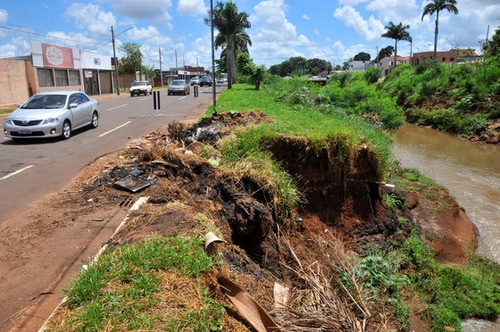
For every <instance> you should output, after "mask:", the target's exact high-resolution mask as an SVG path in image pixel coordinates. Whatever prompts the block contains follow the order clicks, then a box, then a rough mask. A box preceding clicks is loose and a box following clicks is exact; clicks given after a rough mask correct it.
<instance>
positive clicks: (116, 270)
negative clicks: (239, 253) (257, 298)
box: [49, 236, 225, 331]
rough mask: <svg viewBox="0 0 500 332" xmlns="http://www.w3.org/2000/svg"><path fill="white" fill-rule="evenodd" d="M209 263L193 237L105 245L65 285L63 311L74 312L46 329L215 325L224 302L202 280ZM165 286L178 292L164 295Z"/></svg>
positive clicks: (206, 327)
mask: <svg viewBox="0 0 500 332" xmlns="http://www.w3.org/2000/svg"><path fill="white" fill-rule="evenodd" d="M213 267H214V262H213V261H212V259H211V258H210V257H208V256H207V255H206V253H205V252H204V250H203V242H202V241H201V240H200V239H198V238H197V237H181V236H178V237H171V238H163V237H151V238H147V239H146V240H144V241H143V242H142V243H139V244H125V245H122V246H120V247H118V248H116V249H115V250H113V251H106V252H105V253H104V254H103V255H102V256H101V257H100V259H99V260H98V261H97V262H96V263H95V264H92V265H90V267H89V268H88V269H87V270H83V271H82V272H81V273H80V276H79V277H78V278H77V279H76V280H75V281H74V282H73V284H72V287H71V289H70V290H68V291H66V294H67V296H68V301H67V302H66V304H65V306H66V309H67V310H71V311H66V313H69V312H73V313H74V314H72V315H69V316H68V317H62V318H61V317H60V319H56V320H54V321H55V322H57V323H58V324H57V325H58V326H57V327H50V328H49V330H53V331H58V330H64V331H89V330H93V331H103V330H114V331H131V330H164V331H184V330H194V331H214V330H217V329H218V328H219V327H220V326H221V317H222V315H223V314H224V313H225V311H224V308H223V306H222V305H219V304H217V303H215V301H214V300H213V299H212V298H211V297H210V296H209V295H208V291H207V290H206V286H204V283H203V282H202V281H200V277H202V276H203V275H206V274H208V273H210V271H212V268H213ZM172 288H175V289H172ZM165 289H169V290H171V291H172V292H168V294H169V295H170V296H172V295H171V294H176V293H178V298H177V297H176V296H172V297H170V298H164V297H163V296H162V290H165ZM64 312H65V311H64V310H63V313H64ZM63 316H64V315H63Z"/></svg>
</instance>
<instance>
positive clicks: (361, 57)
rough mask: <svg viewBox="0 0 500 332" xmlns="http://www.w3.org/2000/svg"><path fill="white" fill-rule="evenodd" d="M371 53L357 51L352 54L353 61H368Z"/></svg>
mask: <svg viewBox="0 0 500 332" xmlns="http://www.w3.org/2000/svg"><path fill="white" fill-rule="evenodd" d="M370 59H371V55H370V54H369V53H366V52H359V53H358V54H356V55H355V56H354V61H370Z"/></svg>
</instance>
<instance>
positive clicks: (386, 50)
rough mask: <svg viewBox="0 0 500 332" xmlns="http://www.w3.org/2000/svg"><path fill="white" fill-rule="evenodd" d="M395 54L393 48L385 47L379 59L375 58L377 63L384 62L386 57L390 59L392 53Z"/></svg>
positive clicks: (378, 56)
mask: <svg viewBox="0 0 500 332" xmlns="http://www.w3.org/2000/svg"><path fill="white" fill-rule="evenodd" d="M393 52H394V47H393V46H390V45H389V46H387V47H384V48H382V49H381V50H380V52H378V55H377V57H376V58H375V60H374V61H375V62H379V61H380V60H382V59H383V58H385V57H388V56H391V55H392V53H393Z"/></svg>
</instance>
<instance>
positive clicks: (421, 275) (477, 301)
mask: <svg viewBox="0 0 500 332" xmlns="http://www.w3.org/2000/svg"><path fill="white" fill-rule="evenodd" d="M396 253H397V254H398V255H399V256H396V257H397V259H399V260H400V261H401V262H404V263H405V264H409V267H408V270H411V271H413V272H412V273H409V274H408V276H409V278H410V279H411V281H412V282H411V288H412V289H413V290H414V291H415V292H417V293H418V294H419V296H420V299H421V300H422V302H423V303H426V305H427V310H426V311H425V315H427V316H428V317H429V318H430V321H431V327H432V330H433V331H442V330H443V327H444V326H452V327H453V328H455V329H456V330H457V331H460V329H461V320H462V319H466V318H469V317H483V318H486V319H494V318H495V317H496V316H497V315H498V314H499V313H500V286H499V281H500V279H499V276H500V274H499V272H500V268H499V266H498V264H495V263H493V262H490V261H488V260H486V259H483V258H480V257H478V256H475V255H474V256H473V257H471V258H470V259H469V263H468V264H467V265H466V266H464V267H461V268H460V269H459V268H454V267H451V266H446V265H440V264H438V263H437V262H436V261H435V260H434V256H433V254H432V251H431V250H430V248H429V247H428V246H427V245H426V244H424V243H423V242H422V241H421V240H420V239H419V238H418V237H411V238H408V240H407V241H406V243H405V245H404V246H403V247H402V248H399V249H397V250H396Z"/></svg>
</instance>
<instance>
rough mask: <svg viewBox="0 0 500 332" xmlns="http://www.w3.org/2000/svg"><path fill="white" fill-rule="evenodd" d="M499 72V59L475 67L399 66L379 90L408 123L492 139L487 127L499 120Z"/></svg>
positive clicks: (498, 57) (431, 64) (461, 65)
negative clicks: (394, 103) (393, 102)
mask: <svg viewBox="0 0 500 332" xmlns="http://www.w3.org/2000/svg"><path fill="white" fill-rule="evenodd" d="M499 68H500V56H495V57H491V58H488V59H487V60H486V62H485V63H484V64H482V63H478V64H476V65H466V64H460V65H458V64H457V65H453V66H450V65H445V64H436V63H435V62H433V61H428V62H424V63H423V64H421V65H419V66H417V67H412V66H410V65H398V66H397V67H396V68H395V69H394V70H393V71H392V73H391V75H389V76H388V77H387V78H386V80H385V82H384V83H383V84H382V86H381V89H382V90H383V91H385V92H387V93H389V94H390V95H391V96H393V97H394V98H395V99H396V101H397V104H398V105H400V106H402V107H404V110H405V113H406V117H407V119H408V121H410V122H413V123H417V124H420V125H425V126H432V127H434V128H436V129H439V130H443V131H447V132H450V133H455V134H461V135H463V136H470V135H486V136H491V135H494V133H489V132H487V127H488V126H489V125H490V124H491V123H492V122H493V121H495V120H496V119H498V118H499V116H500V98H499V96H500V94H499V92H500V69H499Z"/></svg>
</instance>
